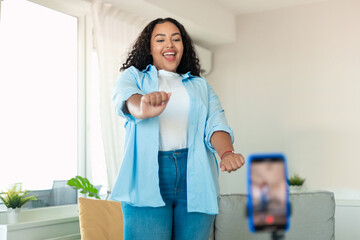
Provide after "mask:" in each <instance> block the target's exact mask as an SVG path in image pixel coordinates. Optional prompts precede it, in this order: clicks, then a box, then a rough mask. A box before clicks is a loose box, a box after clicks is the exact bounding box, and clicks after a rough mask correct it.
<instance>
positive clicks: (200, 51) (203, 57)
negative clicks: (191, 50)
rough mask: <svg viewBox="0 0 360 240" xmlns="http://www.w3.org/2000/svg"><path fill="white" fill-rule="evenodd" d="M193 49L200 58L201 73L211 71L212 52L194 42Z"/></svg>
mask: <svg viewBox="0 0 360 240" xmlns="http://www.w3.org/2000/svg"><path fill="white" fill-rule="evenodd" d="M195 50H196V53H197V55H198V57H199V60H200V66H201V75H202V76H206V75H208V74H209V73H210V72H211V67H212V52H211V51H210V50H208V49H205V48H203V47H200V46H199V45H196V44H195Z"/></svg>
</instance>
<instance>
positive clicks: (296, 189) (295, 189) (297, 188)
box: [289, 185, 303, 193]
mask: <svg viewBox="0 0 360 240" xmlns="http://www.w3.org/2000/svg"><path fill="white" fill-rule="evenodd" d="M289 190H290V193H298V192H303V186H293V185H291V186H289Z"/></svg>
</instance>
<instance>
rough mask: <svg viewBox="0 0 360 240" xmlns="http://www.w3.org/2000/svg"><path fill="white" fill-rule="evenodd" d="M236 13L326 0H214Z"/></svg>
mask: <svg viewBox="0 0 360 240" xmlns="http://www.w3.org/2000/svg"><path fill="white" fill-rule="evenodd" d="M212 1H213V2H215V3H217V4H219V5H222V6H223V7H224V8H227V9H228V10H230V11H231V12H233V13H234V14H236V15H239V14H245V13H255V12H263V11H269V10H275V9H279V8H285V7H291V6H299V5H303V4H308V3H314V2H320V1H325V0H212Z"/></svg>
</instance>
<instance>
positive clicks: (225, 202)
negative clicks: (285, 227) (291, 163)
mask: <svg viewBox="0 0 360 240" xmlns="http://www.w3.org/2000/svg"><path fill="white" fill-rule="evenodd" d="M290 201H291V206H292V215H291V218H290V229H289V231H287V232H286V233H285V239H286V240H304V239H306V240H311V239H314V240H334V239H335V238H334V233H335V218H334V215H335V200H334V194H333V193H331V192H320V191H319V192H303V193H291V194H290ZM246 202H247V197H246V195H244V194H230V195H221V196H220V199H219V214H218V215H217V216H216V219H215V225H214V232H213V233H212V236H211V237H214V239H215V240H242V239H243V240H269V239H271V237H270V234H269V233H257V234H253V233H250V232H249V227H248V220H247V217H246V210H245V209H246Z"/></svg>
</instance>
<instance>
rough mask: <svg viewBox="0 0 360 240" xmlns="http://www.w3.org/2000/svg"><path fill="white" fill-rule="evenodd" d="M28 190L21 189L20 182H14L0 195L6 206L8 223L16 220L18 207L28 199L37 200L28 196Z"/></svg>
mask: <svg viewBox="0 0 360 240" xmlns="http://www.w3.org/2000/svg"><path fill="white" fill-rule="evenodd" d="M28 194H29V191H26V190H25V191H23V190H22V184H21V183H16V184H14V185H13V186H12V187H11V188H9V189H8V191H7V192H2V193H1V195H0V199H1V201H2V202H3V203H4V204H5V206H6V207H7V208H8V223H9V224H13V223H16V222H18V219H19V213H20V209H21V208H22V207H23V206H24V205H25V204H26V203H27V202H29V201H33V200H37V199H36V197H35V196H28Z"/></svg>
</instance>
